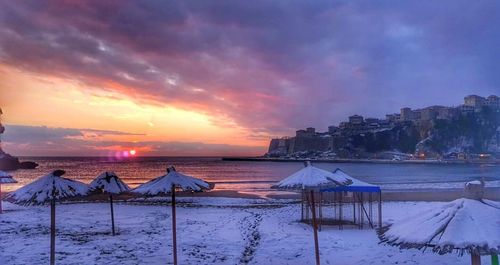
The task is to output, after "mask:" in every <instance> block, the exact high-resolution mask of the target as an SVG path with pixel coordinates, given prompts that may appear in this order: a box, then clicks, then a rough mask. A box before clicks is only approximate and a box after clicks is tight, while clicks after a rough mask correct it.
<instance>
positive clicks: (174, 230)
mask: <svg viewBox="0 0 500 265" xmlns="http://www.w3.org/2000/svg"><path fill="white" fill-rule="evenodd" d="M176 230H177V228H176V221H175V185H172V247H173V255H174V265H177V232H176Z"/></svg>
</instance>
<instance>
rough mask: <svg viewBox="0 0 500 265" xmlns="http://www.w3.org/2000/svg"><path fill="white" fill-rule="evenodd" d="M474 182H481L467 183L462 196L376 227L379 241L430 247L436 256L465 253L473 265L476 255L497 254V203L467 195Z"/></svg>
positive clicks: (499, 216)
mask: <svg viewBox="0 0 500 265" xmlns="http://www.w3.org/2000/svg"><path fill="white" fill-rule="evenodd" d="M478 183H479V181H478ZM475 185H481V184H477V183H468V184H467V186H468V187H467V186H466V192H467V193H466V198H460V199H457V200H454V201H452V202H449V203H446V204H445V205H442V206H439V207H436V209H432V210H427V211H424V212H421V213H418V214H416V215H415V216H412V217H410V218H407V219H404V220H402V221H400V222H396V223H394V224H390V225H388V226H385V227H383V228H381V229H379V230H378V234H379V238H380V241H381V242H385V243H387V244H389V245H392V246H398V247H400V248H402V249H409V248H416V249H426V248H431V249H432V251H434V252H437V253H438V254H440V255H442V254H445V253H451V252H453V251H455V252H457V253H459V254H460V255H463V254H464V253H469V254H470V255H471V261H472V264H473V265H476V264H481V258H480V255H498V254H500V222H499V220H500V206H499V205H498V204H495V203H493V202H492V201H488V200H482V199H480V198H478V196H481V195H480V194H481V192H479V193H475V194H471V188H470V187H473V186H475ZM472 189H474V188H472ZM472 192H474V191H472Z"/></svg>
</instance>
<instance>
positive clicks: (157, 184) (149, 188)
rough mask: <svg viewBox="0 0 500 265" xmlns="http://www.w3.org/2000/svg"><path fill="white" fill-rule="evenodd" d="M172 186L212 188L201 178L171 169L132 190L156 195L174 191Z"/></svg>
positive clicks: (188, 188) (195, 188) (198, 188)
mask: <svg viewBox="0 0 500 265" xmlns="http://www.w3.org/2000/svg"><path fill="white" fill-rule="evenodd" d="M172 186H175V187H177V188H181V189H182V190H191V191H202V190H203V189H209V188H210V185H209V184H208V183H207V182H205V181H203V180H201V179H198V178H194V177H190V176H186V175H183V174H181V173H179V172H177V171H175V170H171V171H170V172H169V173H168V174H166V175H164V176H160V177H158V178H155V179H153V180H150V181H148V182H146V183H144V184H142V185H140V186H139V187H137V188H135V189H134V190H132V191H133V192H136V193H141V194H144V195H148V196H154V195H160V194H165V193H170V192H171V191H172Z"/></svg>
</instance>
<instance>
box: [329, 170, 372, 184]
mask: <svg viewBox="0 0 500 265" xmlns="http://www.w3.org/2000/svg"><path fill="white" fill-rule="evenodd" d="M333 174H334V175H337V176H338V177H339V178H346V179H350V180H351V182H352V183H351V184H349V186H356V187H363V186H364V187H378V186H377V185H373V184H370V183H368V182H364V181H361V180H359V179H356V178H353V177H351V176H350V175H348V174H347V173H345V172H344V171H343V170H342V169H340V168H337V169H335V171H333Z"/></svg>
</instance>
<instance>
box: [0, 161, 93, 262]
mask: <svg viewBox="0 0 500 265" xmlns="http://www.w3.org/2000/svg"><path fill="white" fill-rule="evenodd" d="M64 173H66V172H65V171H64V170H56V171H54V172H52V173H50V174H48V175H45V176H43V177H40V178H39V179H37V180H35V181H33V182H32V183H30V184H28V185H26V186H24V187H22V188H20V189H18V190H16V191H15V192H14V193H12V194H11V195H10V196H9V198H11V199H12V200H13V201H14V203H17V204H20V205H24V206H29V205H44V204H48V203H50V264H55V241H56V201H57V200H61V199H64V198H69V197H74V196H81V195H85V194H87V192H88V187H87V185H85V184H83V183H81V182H78V181H74V180H71V179H67V178H63V177H61V176H62V175H64Z"/></svg>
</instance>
